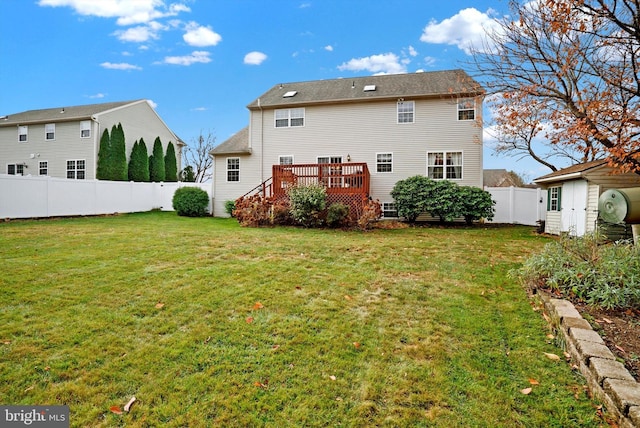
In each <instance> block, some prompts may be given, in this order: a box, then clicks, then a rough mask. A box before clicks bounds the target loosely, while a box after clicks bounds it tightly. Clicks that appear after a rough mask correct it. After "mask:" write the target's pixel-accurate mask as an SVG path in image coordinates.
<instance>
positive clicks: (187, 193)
mask: <svg viewBox="0 0 640 428" xmlns="http://www.w3.org/2000/svg"><path fill="white" fill-rule="evenodd" d="M208 205H209V195H208V194H207V192H205V191H204V190H202V189H200V188H199V187H181V188H179V189H178V190H176V192H175V193H174V194H173V209H174V210H176V212H177V213H178V215H181V216H187V217H202V216H205V215H207V206H208Z"/></svg>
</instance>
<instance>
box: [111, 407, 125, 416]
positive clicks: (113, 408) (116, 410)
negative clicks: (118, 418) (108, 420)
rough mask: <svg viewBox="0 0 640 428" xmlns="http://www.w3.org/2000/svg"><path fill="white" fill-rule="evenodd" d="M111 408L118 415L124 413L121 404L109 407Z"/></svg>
mask: <svg viewBox="0 0 640 428" xmlns="http://www.w3.org/2000/svg"><path fill="white" fill-rule="evenodd" d="M109 410H110V411H111V413H115V414H116V415H121V414H122V409H121V408H120V406H111V407H109Z"/></svg>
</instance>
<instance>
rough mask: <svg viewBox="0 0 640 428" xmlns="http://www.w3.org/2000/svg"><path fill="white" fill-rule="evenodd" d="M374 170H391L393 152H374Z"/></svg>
mask: <svg viewBox="0 0 640 428" xmlns="http://www.w3.org/2000/svg"><path fill="white" fill-rule="evenodd" d="M376 172H393V153H376Z"/></svg>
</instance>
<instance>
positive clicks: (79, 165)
mask: <svg viewBox="0 0 640 428" xmlns="http://www.w3.org/2000/svg"><path fill="white" fill-rule="evenodd" d="M118 123H120V124H122V129H123V130H124V135H125V143H126V153H127V159H128V158H129V156H130V154H131V148H132V147H133V144H134V142H135V141H136V140H139V139H140V138H143V139H144V141H145V145H146V146H147V150H148V152H149V154H151V152H152V150H153V143H154V141H155V139H156V137H160V141H161V142H162V145H163V150H164V151H165V152H166V149H167V145H168V144H169V142H172V143H173V145H174V147H175V150H176V158H177V161H178V171H180V169H181V166H180V160H181V159H182V156H181V151H182V150H181V149H182V146H184V143H183V142H182V141H181V140H180V139H179V138H178V137H177V136H176V135H175V134H174V133H173V132H172V131H171V130H170V129H169V127H168V126H167V125H166V124H165V123H164V121H163V120H162V119H161V118H160V116H158V114H157V113H156V111H155V110H154V109H153V108H152V107H151V105H150V104H149V102H147V100H137V101H125V102H112V103H102V104H91V105H82V106H71V107H56V108H49V109H44V110H29V111H25V112H22V113H15V114H9V115H7V116H0V173H5V174H11V175H33V176H37V175H43V176H51V177H60V178H70V179H87V180H89V179H94V178H95V171H96V163H97V160H98V151H99V149H100V137H101V136H102V133H103V131H104V130H105V129H107V130H109V133H111V128H112V126H113V125H118Z"/></svg>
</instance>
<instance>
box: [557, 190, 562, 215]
mask: <svg viewBox="0 0 640 428" xmlns="http://www.w3.org/2000/svg"><path fill="white" fill-rule="evenodd" d="M561 209H562V186H560V187H558V211H560V210H561Z"/></svg>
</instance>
